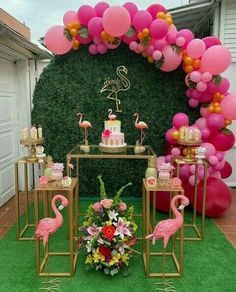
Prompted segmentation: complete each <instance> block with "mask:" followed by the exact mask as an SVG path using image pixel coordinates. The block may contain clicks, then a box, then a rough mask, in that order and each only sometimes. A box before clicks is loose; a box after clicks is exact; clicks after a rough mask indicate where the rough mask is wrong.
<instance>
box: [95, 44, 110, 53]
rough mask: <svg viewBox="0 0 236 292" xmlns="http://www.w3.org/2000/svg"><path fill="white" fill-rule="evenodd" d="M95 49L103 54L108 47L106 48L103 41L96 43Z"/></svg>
mask: <svg viewBox="0 0 236 292" xmlns="http://www.w3.org/2000/svg"><path fill="white" fill-rule="evenodd" d="M97 50H98V53H99V54H102V55H103V54H106V52H107V50H108V48H107V46H106V45H105V44H104V43H101V44H98V45H97Z"/></svg>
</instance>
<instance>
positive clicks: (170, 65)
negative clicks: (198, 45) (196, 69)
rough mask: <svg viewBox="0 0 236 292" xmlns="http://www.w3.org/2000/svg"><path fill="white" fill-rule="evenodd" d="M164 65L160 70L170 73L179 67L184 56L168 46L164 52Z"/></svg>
mask: <svg viewBox="0 0 236 292" xmlns="http://www.w3.org/2000/svg"><path fill="white" fill-rule="evenodd" d="M162 54H163V56H164V63H163V65H162V67H161V68H160V70H161V71H164V72H170V71H173V70H175V69H177V68H178V67H179V65H180V64H181V61H182V54H178V53H177V52H175V51H174V50H173V49H172V47H171V46H169V45H167V46H165V48H164V49H163V51H162Z"/></svg>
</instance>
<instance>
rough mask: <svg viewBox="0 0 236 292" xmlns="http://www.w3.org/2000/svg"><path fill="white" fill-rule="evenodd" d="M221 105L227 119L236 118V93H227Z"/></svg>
mask: <svg viewBox="0 0 236 292" xmlns="http://www.w3.org/2000/svg"><path fill="white" fill-rule="evenodd" d="M220 106H221V110H222V114H223V115H224V116H225V118H226V119H232V120H236V94H231V95H227V96H226V97H225V98H224V99H223V100H222V102H221V103H220Z"/></svg>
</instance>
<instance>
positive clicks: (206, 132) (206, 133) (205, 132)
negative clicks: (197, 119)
mask: <svg viewBox="0 0 236 292" xmlns="http://www.w3.org/2000/svg"><path fill="white" fill-rule="evenodd" d="M201 134H202V140H204V141H205V140H206V139H207V138H208V137H209V136H210V134H211V132H210V130H209V129H208V128H204V129H201Z"/></svg>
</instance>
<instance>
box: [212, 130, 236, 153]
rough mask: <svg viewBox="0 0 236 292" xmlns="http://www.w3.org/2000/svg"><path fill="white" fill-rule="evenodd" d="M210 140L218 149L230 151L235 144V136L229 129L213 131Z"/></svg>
mask: <svg viewBox="0 0 236 292" xmlns="http://www.w3.org/2000/svg"><path fill="white" fill-rule="evenodd" d="M208 141H209V142H210V143H212V144H213V145H214V146H215V148H216V150H218V151H228V150H230V149H231V148H232V147H233V146H234V144H235V136H234V134H233V132H232V131H230V130H229V129H220V130H219V131H217V132H214V133H212V135H211V136H210V137H209V139H208Z"/></svg>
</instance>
